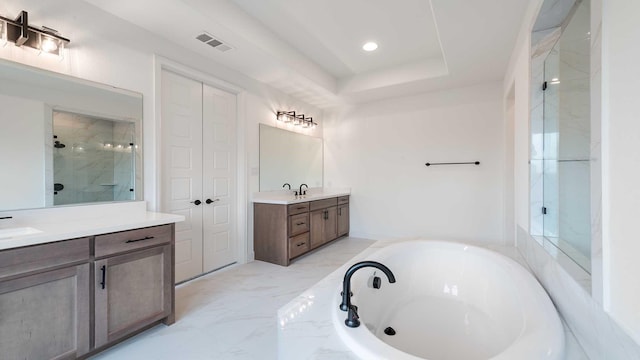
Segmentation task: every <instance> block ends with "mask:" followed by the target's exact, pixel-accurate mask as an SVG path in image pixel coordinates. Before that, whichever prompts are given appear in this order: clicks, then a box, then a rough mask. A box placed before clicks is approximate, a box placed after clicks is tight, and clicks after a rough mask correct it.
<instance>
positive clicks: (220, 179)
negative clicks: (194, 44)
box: [202, 84, 237, 272]
mask: <svg viewBox="0 0 640 360" xmlns="http://www.w3.org/2000/svg"><path fill="white" fill-rule="evenodd" d="M236 101H237V100H236V96H235V95H234V94H230V93H227V92H225V91H222V90H219V89H216V88H213V87H210V86H207V85H206V84H205V85H204V86H203V107H202V116H203V127H202V128H203V131H202V133H203V139H204V140H203V148H204V163H203V179H204V180H203V191H204V193H203V194H204V196H203V198H204V199H205V200H208V201H206V202H205V204H203V205H204V207H203V228H204V240H203V241H204V248H203V266H204V272H208V271H211V270H215V269H218V268H220V267H223V266H225V265H229V264H231V263H234V262H236V261H237V251H236V249H237V234H236ZM207 202H209V203H207Z"/></svg>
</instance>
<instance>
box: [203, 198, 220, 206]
mask: <svg viewBox="0 0 640 360" xmlns="http://www.w3.org/2000/svg"><path fill="white" fill-rule="evenodd" d="M216 201H220V199H215V200H211V199H207V201H205V202H206V203H207V205H208V204H212V203H214V202H216Z"/></svg>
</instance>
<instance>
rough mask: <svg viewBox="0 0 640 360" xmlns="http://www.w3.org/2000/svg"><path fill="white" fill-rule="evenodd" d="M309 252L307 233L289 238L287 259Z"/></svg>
mask: <svg viewBox="0 0 640 360" xmlns="http://www.w3.org/2000/svg"><path fill="white" fill-rule="evenodd" d="M308 250H309V233H308V232H306V233H304V234H300V235H298V236H294V237H292V238H289V259H293V258H294V257H297V256H300V255H302V254H304V253H306V252H307V251H308Z"/></svg>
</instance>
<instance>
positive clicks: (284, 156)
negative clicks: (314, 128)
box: [260, 124, 323, 191]
mask: <svg viewBox="0 0 640 360" xmlns="http://www.w3.org/2000/svg"><path fill="white" fill-rule="evenodd" d="M322 170H323V149H322V139H321V138H316V137H312V136H308V135H304V134H299V133H295V132H291V131H287V130H283V129H278V128H274V127H271V126H267V125H264V124H260V191H272V190H281V189H282V185H283V184H284V183H289V184H291V187H292V188H296V187H298V186H300V184H307V185H308V186H309V187H322V175H323V174H322Z"/></svg>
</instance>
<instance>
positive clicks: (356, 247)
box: [92, 238, 374, 360]
mask: <svg viewBox="0 0 640 360" xmlns="http://www.w3.org/2000/svg"><path fill="white" fill-rule="evenodd" d="M373 243H374V241H371V240H365V239H357V238H344V239H340V240H338V241H335V242H334V243H332V244H329V245H327V246H325V247H323V248H321V249H319V250H317V251H315V252H313V253H311V254H309V255H306V256H304V257H302V258H300V259H298V260H297V261H295V262H293V263H292V264H291V265H290V266H289V267H282V266H278V265H273V264H269V263H265V262H262V261H253V262H251V263H248V264H244V265H237V266H231V267H229V268H226V269H223V270H220V271H217V272H214V273H211V274H209V275H206V276H203V277H201V278H198V279H195V280H193V281H190V282H188V283H186V284H183V285H180V286H178V287H177V288H176V313H177V314H176V315H177V316H176V320H177V321H176V323H175V324H173V325H171V326H164V325H159V326H156V327H154V328H152V329H150V330H148V331H146V332H144V333H142V334H139V335H137V336H135V337H133V338H131V339H129V340H127V341H124V342H122V343H120V344H118V345H116V346H115V347H113V348H110V349H109V350H106V351H104V352H102V353H100V354H98V355H96V356H94V357H92V359H94V360H97V359H100V360H121V359H127V360H128V359H154V360H163V359H167V360H169V359H171V360H173V359H188V360H200V359H202V360H204V359H251V360H254V359H260V360H263V359H264V360H267V359H276V358H277V354H278V349H277V344H278V341H277V327H276V326H277V321H276V316H277V311H278V308H280V307H281V306H283V305H285V304H286V303H287V302H289V301H290V300H291V299H293V298H294V297H295V296H297V295H299V294H300V293H302V292H303V291H304V290H306V289H307V288H309V287H311V286H312V285H313V284H315V283H316V282H318V281H320V280H321V279H322V278H324V277H325V276H327V275H329V274H330V273H331V272H333V271H334V270H335V269H337V268H338V267H340V266H341V265H342V264H344V263H345V262H347V261H348V260H349V259H351V258H352V257H354V256H355V255H357V254H358V253H360V252H362V251H363V250H364V249H366V248H367V247H369V246H370V245H371V244H373Z"/></svg>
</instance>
